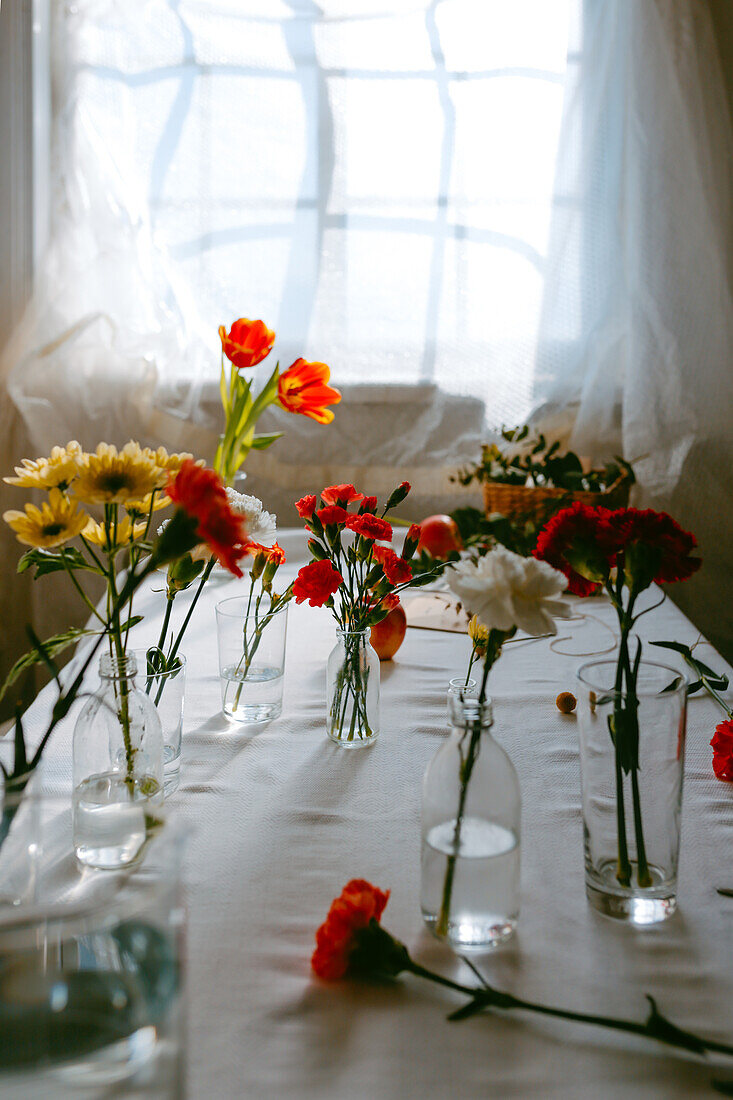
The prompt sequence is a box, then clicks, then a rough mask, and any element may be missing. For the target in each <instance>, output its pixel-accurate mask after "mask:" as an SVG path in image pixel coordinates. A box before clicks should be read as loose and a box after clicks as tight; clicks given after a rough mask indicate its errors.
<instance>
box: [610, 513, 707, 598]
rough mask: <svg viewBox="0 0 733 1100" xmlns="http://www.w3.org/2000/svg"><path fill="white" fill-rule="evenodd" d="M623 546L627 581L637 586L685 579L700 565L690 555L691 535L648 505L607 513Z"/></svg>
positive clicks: (665, 514)
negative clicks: (640, 508)
mask: <svg viewBox="0 0 733 1100" xmlns="http://www.w3.org/2000/svg"><path fill="white" fill-rule="evenodd" d="M610 523H611V526H612V527H613V528H614V529H615V530H616V531H617V532H618V541H619V549H623V551H624V557H625V564H626V574H627V580H628V581H629V582H635V583H636V587H637V588H638V589H642V588H646V587H647V586H648V585H649V584H651V582H652V580H653V581H655V582H656V583H657V584H664V583H671V582H673V581H685V580H687V579H688V577H691V576H692V574H693V573H695V572H696V571H697V570H698V569H699V568H700V566H701V565H702V561H701V560H700V558H693V557H691V556H690V555H691V553H692V551H693V550H694V549H695V547H696V546H697V540H696V539H695V536H694V535H692V534H690V532H689V531H683V530H682V528H681V527H680V525H679V524H678V523H677V522H676V520H673V519H672V517H671V516H670V515H668V514H667V513H666V512H655V511H654V510H653V509H651V508H647V509H645V510H644V511H640V510H639V509H638V508H620V509H619V510H618V511H616V512H612V513H611V516H610Z"/></svg>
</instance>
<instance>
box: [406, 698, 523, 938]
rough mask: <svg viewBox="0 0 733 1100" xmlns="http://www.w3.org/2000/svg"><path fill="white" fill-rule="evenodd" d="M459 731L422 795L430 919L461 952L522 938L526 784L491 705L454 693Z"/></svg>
mask: <svg viewBox="0 0 733 1100" xmlns="http://www.w3.org/2000/svg"><path fill="white" fill-rule="evenodd" d="M450 707H451V734H450V737H449V738H448V740H447V741H446V742H445V743H444V744H443V745H442V746H441V747H440V749H438V752H437V753H436V754H435V756H434V757H433V759H432V760H431V762H430V764H429V765H428V768H427V771H426V772H425V777H424V779H423V794H422V883H421V907H422V915H423V920H424V921H425V923H426V925H427V927H428V928H429V929H430V931H431V932H432V933H433V934H434V935H436V936H437V937H438V938H439V939H442V940H445V941H447V942H448V943H449V944H450V945H451V947H453V948H455V949H456V950H459V951H467V950H471V949H474V950H481V951H485V950H487V949H488V948H491V947H495V946H496V945H498V944H500V943H502V942H504V941H505V940H507V939H509V938H510V937H511V936H513V935H514V932H515V930H516V926H517V919H518V917H519V869H520V817H521V798H520V793H519V780H518V778H517V773H516V771H515V769H514V765H513V764H512V762H511V760H510V759H509V757H508V756H507V754H506V753H505V751H504V749H503V748H502V747H501V746H500V745H499V744H497V742H496V741H495V740H494V738H493V737H492V735H491V727H492V724H493V714H492V706H491V701H490V700H486V701H485V702H484V703H483V704H481V703H480V701H479V699H478V697H477V696H475V695H463V694H457V695H453V696H450Z"/></svg>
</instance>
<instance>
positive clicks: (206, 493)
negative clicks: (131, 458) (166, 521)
mask: <svg viewBox="0 0 733 1100" xmlns="http://www.w3.org/2000/svg"><path fill="white" fill-rule="evenodd" d="M166 492H167V493H168V496H169V497H170V498H171V500H172V501H173V503H174V504H177V505H179V507H180V508H182V509H183V510H184V512H187V513H188V514H189V515H190V516H192V517H193V518H194V519H195V520H196V521H197V522H196V534H197V535H198V537H199V540H200V541H202V542H205V543H206V544H207V545H208V547H209V549H210V550H211V552H212V554H214V555H215V556H216V558H217V559H218V560H219V561H220V562H221V564H222V565H223V566H224V567H225V568H226V569H228V570H229V572H230V573H233V574H234V576H235V577H241V576H243V573H242V570H241V569H240V568H239V566H238V565H237V562H238V561H239V559H240V558H242V557H244V555H245V554H246V553H247V551H248V547H249V543H248V539H247V529H246V526H245V519H244V517H243V516H238V515H237V514H236V513H235V512H233V511H232V509H231V507H230V506H229V501H228V500H227V495H226V490H225V489H224V484H223V482H222V480H221V478H220V477H219V475H218V474H216V473H215V472H214V471H213V470H209V469H207V468H206V467H205V466H197V465H196V463H195V462H194V461H193V460H192V459H190V458H187V459H186V460H185V462H183V463H182V465H181V468H180V469H179V471H178V473H177V474H176V476H175V478H174V477H173V476H171V477H170V479H169V481H168V486H167V489H166Z"/></svg>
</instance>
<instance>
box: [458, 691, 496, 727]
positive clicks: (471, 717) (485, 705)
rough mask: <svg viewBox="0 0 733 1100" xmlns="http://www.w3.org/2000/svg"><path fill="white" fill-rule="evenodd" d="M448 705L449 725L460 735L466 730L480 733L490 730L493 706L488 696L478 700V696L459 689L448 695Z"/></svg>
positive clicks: (492, 719)
mask: <svg viewBox="0 0 733 1100" xmlns="http://www.w3.org/2000/svg"><path fill="white" fill-rule="evenodd" d="M448 705H449V708H450V723H451V726H452V728H453V729H454V730H456V731H457V732H458V733H459V734H460V735H463V734H464V733H465V732H466V730H471V731H476V732H479V733H481V734H484V733H489V732H490V730H491V727H492V726H493V724H494V708H493V706H492V703H491V699H489V698H488V697H487V698H485V699H484V701H483V702H480V701H479V699H478V696H476V695H473V694H469V693H467V692H462V691H459V692H456V693H455V694H451V695H449V696H448Z"/></svg>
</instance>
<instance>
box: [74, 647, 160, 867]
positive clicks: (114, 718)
mask: <svg viewBox="0 0 733 1100" xmlns="http://www.w3.org/2000/svg"><path fill="white" fill-rule="evenodd" d="M136 673H137V662H136V661H135V658H134V657H133V656H128V657H126V658H122V659H120V660H118V659H117V658H116V657H113V656H111V655H109V654H107V655H105V656H103V657H102V658H101V660H100V662H99V677H100V686H99V689H98V690H97V691H96V692H95V694H94V695H92V696H91V698H89V699H88V700H87V702H86V703H85V704H84V707H83V708H82V711H81V713H80V715H79V717H78V719H77V722H76V726H75V727H74V738H73V750H72V751H73V772H74V777H73V783H74V805H73V811H74V848H75V850H76V856H77V859H78V860H79V861H80V862H81V863H84V864H87V865H88V866H90V867H101V868H106V869H113V868H117V867H123V866H125V865H126V864H128V863H130V862H131V861H132V860H134V859H135V857H136V856H137V855H138V853H139V852H140V849H141V848H142V846H143V844H144V843H145V840H146V837H147V833H148V826H149V824H150V818H151V817H154V811H153V809H152V807H153V806H154V805H155V804H156V803H160V802H162V801H163V733H162V727H161V724H160V718H159V716H158V712H157V710H156V708H155V703H154V702H153V700H152V699H151V698H150V696H149V695H146V694H145V692H144V691H140V690H139V689H138V687H137V685H136V683H135V675H136Z"/></svg>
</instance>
